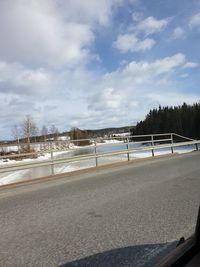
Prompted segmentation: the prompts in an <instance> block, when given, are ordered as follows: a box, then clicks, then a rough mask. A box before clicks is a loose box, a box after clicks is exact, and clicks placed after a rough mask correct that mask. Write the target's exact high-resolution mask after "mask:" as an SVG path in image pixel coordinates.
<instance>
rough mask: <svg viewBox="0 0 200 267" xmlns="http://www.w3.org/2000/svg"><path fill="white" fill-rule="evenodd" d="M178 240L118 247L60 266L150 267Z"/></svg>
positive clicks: (174, 245)
mask: <svg viewBox="0 0 200 267" xmlns="http://www.w3.org/2000/svg"><path fill="white" fill-rule="evenodd" d="M176 244H177V241H174V242H170V243H165V244H148V245H138V246H132V247H125V248H118V249H113V250H109V251H105V252H102V253H98V254H95V255H91V256H88V257H85V258H83V259H79V260H75V261H72V262H68V263H65V264H61V265H59V267H75V266H76V267H100V266H101V267H111V266H114V267H130V266H134V267H137V266H138V267H139V266H140V267H144V266H145V267H150V266H154V264H156V263H157V262H158V261H159V260H160V259H161V258H163V257H164V256H166V255H167V253H169V252H170V251H172V250H173V249H174V248H175V247H176Z"/></svg>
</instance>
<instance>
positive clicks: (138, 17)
mask: <svg viewBox="0 0 200 267" xmlns="http://www.w3.org/2000/svg"><path fill="white" fill-rule="evenodd" d="M142 17H143V13H142V12H133V13H132V19H133V21H136V22H138V21H140V20H141V19H142Z"/></svg>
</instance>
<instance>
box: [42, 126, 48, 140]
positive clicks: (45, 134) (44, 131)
mask: <svg viewBox="0 0 200 267" xmlns="http://www.w3.org/2000/svg"><path fill="white" fill-rule="evenodd" d="M48 133H49V131H48V128H47V127H46V126H45V125H43V127H42V130H41V135H42V136H43V137H44V142H46V139H47V135H48Z"/></svg>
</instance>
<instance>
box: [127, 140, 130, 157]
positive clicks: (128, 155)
mask: <svg viewBox="0 0 200 267" xmlns="http://www.w3.org/2000/svg"><path fill="white" fill-rule="evenodd" d="M126 148H127V158H128V161H129V160H130V154H129V140H128V138H127V143H126Z"/></svg>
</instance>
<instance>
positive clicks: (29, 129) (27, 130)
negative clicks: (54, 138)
mask: <svg viewBox="0 0 200 267" xmlns="http://www.w3.org/2000/svg"><path fill="white" fill-rule="evenodd" d="M37 132H38V130H37V126H36V123H35V122H34V120H33V118H32V117H31V115H26V116H25V118H24V121H23V122H22V133H23V137H24V138H26V139H27V143H28V150H30V138H31V137H32V136H35V135H36V134H37Z"/></svg>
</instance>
